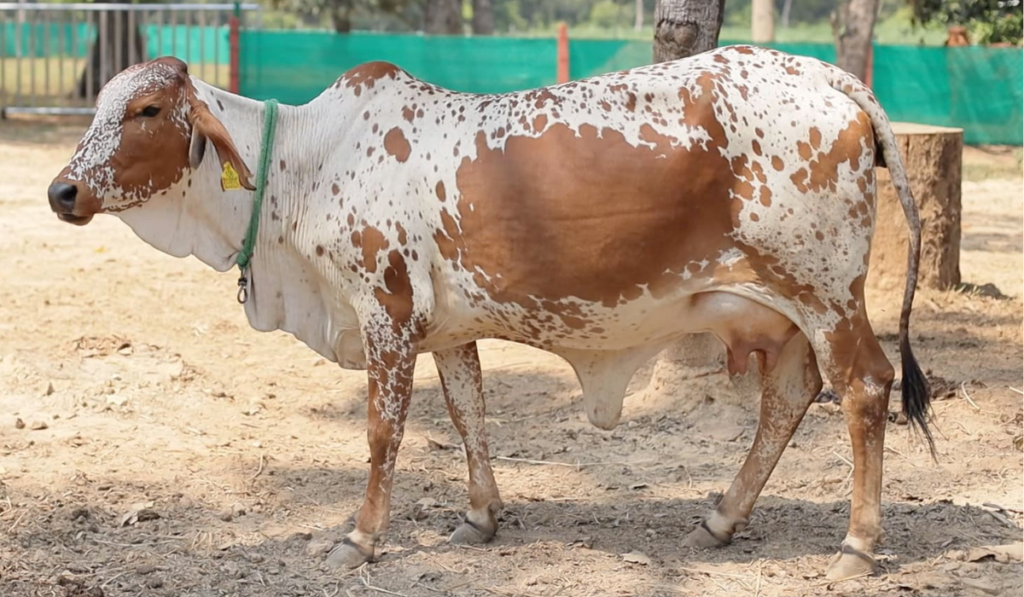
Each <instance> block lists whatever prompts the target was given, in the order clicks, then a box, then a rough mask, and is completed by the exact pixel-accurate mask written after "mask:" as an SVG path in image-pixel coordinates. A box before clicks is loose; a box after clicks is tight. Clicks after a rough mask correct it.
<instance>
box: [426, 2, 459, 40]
mask: <svg viewBox="0 0 1024 597" xmlns="http://www.w3.org/2000/svg"><path fill="white" fill-rule="evenodd" d="M423 32H424V33H427V34H433V35H457V34H459V33H462V2H460V0H426V4H424V6H423Z"/></svg>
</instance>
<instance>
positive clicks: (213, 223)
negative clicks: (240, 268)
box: [119, 80, 317, 272]
mask: <svg viewBox="0 0 1024 597" xmlns="http://www.w3.org/2000/svg"><path fill="white" fill-rule="evenodd" d="M195 86H196V88H197V92H198V94H199V97H200V98H201V99H202V100H203V101H204V102H206V103H207V104H208V105H209V106H210V107H211V110H212V111H213V113H214V114H215V115H216V116H217V117H218V118H219V119H220V120H221V122H222V123H223V124H224V127H225V128H226V129H227V130H228V132H229V133H230V134H231V137H232V139H233V140H234V142H235V146H236V148H237V149H238V152H239V155H241V157H242V159H243V160H244V161H245V163H246V164H247V165H248V166H249V168H250V170H251V171H252V175H253V182H255V179H256V176H257V170H258V165H259V160H260V152H261V136H262V131H263V117H264V111H265V107H264V104H263V102H259V101H255V100H251V99H248V98H244V97H241V96H238V95H234V94H231V93H227V92H225V91H222V90H220V89H217V88H215V87H213V86H211V85H207V84H205V83H203V82H202V81H199V80H195ZM221 106H223V109H221ZM309 112H310V110H309V109H308V108H306V107H292V106H280V107H279V109H278V114H279V115H278V120H277V130H276V135H275V140H274V144H273V145H274V146H273V148H271V155H272V165H271V169H270V172H271V176H269V177H268V182H269V184H268V185H267V188H266V190H265V192H264V205H263V209H262V210H261V213H262V217H261V219H260V233H259V238H258V240H257V246H256V251H257V252H266V251H274V250H275V247H274V246H273V245H271V244H268V243H265V242H260V240H262V239H265V238H267V237H268V236H270V235H272V234H275V232H276V231H275V230H274V228H275V227H277V228H280V227H281V224H282V221H281V220H279V219H271V218H270V217H269V215H268V214H269V213H270V212H271V207H272V206H270V205H267V204H268V203H270V201H271V198H272V197H273V198H274V201H276V202H280V203H281V206H280V209H289V208H290V207H292V206H293V205H294V203H295V202H294V201H289V197H288V194H289V193H283V192H281V191H283V190H286V189H288V188H289V187H290V188H294V189H298V188H300V187H301V183H302V180H301V178H302V176H303V174H304V173H307V172H309V171H310V166H309V164H310V163H311V162H313V161H315V159H316V158H315V157H314V156H315V155H316V153H317V152H316V151H315V148H314V147H313V146H312V145H311V143H310V139H311V131H313V130H314V129H315V124H314V122H315V120H316V119H315V118H310V116H309ZM296 139H306V141H305V142H304V143H305V144H299V143H296V142H295V140H296ZM281 163H285V164H286V165H287V167H286V169H287V173H285V172H279V171H278V170H279V169H280V166H279V165H280V164H281ZM314 171H315V168H314ZM221 174H222V171H221V164H220V159H219V157H218V155H217V152H216V150H215V148H214V147H213V145H212V144H208V146H207V148H206V155H205V158H204V159H203V162H202V164H201V165H200V166H199V167H198V168H197V169H195V170H193V171H192V172H191V173H189V174H188V175H186V176H185V177H184V178H183V179H182V180H181V182H180V183H178V185H175V186H173V187H172V188H171V189H169V190H168V191H167V192H165V193H163V194H161V195H159V196H155V197H153V198H151V199H150V200H149V201H148V202H147V203H146V205H144V206H142V207H140V208H137V209H130V210H126V211H125V212H123V213H121V214H119V215H120V216H121V218H122V219H123V220H124V221H125V222H126V223H127V224H128V225H129V226H131V227H132V229H133V230H134V231H135V232H136V234H138V235H139V236H140V237H141V238H142V239H143V240H145V241H146V242H147V243H149V244H151V245H153V246H154V247H156V248H157V249H159V250H161V251H163V252H165V253H169V254H171V255H174V256H175V257H186V256H189V255H193V256H195V257H196V258H197V259H199V260H200V261H202V262H203V263H205V264H207V265H209V266H210V267H212V268H213V269H215V270H217V271H220V272H224V271H227V270H229V269H231V268H232V267H234V266H235V260H236V258H237V255H238V253H239V252H240V251H241V249H242V244H243V241H244V239H245V235H246V232H247V230H248V226H249V220H250V216H251V214H252V209H253V206H254V199H255V193H253V192H252V191H248V190H245V189H238V190H228V191H225V190H223V189H222V188H221V182H220V181H221ZM279 215H282V214H280V212H279ZM275 238H276V235H275Z"/></svg>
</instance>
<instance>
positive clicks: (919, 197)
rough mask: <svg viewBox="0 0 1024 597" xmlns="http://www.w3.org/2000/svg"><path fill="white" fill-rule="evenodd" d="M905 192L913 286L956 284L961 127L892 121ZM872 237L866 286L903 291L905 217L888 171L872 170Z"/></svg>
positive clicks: (958, 242) (961, 153) (904, 273)
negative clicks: (911, 218) (916, 223)
mask: <svg viewBox="0 0 1024 597" xmlns="http://www.w3.org/2000/svg"><path fill="white" fill-rule="evenodd" d="M892 129H893V132H895V133H896V142H897V144H898V145H899V148H900V155H901V156H902V157H903V164H904V166H905V167H906V169H907V177H908V178H909V179H910V189H911V192H912V193H913V195H914V200H915V202H916V203H917V208H918V210H919V212H920V214H921V222H922V231H921V275H920V278H919V279H918V288H937V289H948V288H952V287H953V286H956V285H957V284H959V283H960V172H961V164H962V155H963V141H964V137H963V129H959V128H943V127H938V126H930V125H923V124H913V123H907V122H894V123H892ZM875 173H876V180H877V182H876V184H875V191H876V193H875V194H876V197H877V198H876V204H877V216H876V220H875V236H874V239H873V240H872V242H871V264H870V265H869V269H868V278H867V284H868V285H869V286H872V287H874V288H877V289H881V290H886V291H888V290H893V291H896V292H900V293H902V292H903V286H904V284H905V282H906V272H907V219H906V217H905V216H904V215H903V208H902V206H901V205H900V202H899V198H898V197H897V196H896V189H894V188H893V186H892V179H891V178H890V177H889V170H888V169H886V168H877V169H876V170H875Z"/></svg>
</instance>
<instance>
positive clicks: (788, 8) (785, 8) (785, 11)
mask: <svg viewBox="0 0 1024 597" xmlns="http://www.w3.org/2000/svg"><path fill="white" fill-rule="evenodd" d="M792 10H793V0H786V1H785V3H783V5H782V15H781V16H780V17H779V20H780V21H782V28H783V29H789V13H790V12H792Z"/></svg>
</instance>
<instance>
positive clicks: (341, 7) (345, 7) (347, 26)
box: [330, 2, 352, 33]
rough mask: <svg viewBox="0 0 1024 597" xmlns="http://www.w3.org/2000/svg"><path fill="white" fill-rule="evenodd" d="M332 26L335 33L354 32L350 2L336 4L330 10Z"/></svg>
mask: <svg viewBox="0 0 1024 597" xmlns="http://www.w3.org/2000/svg"><path fill="white" fill-rule="evenodd" d="M330 14H331V25H333V26H334V32H335V33H349V32H351V31H352V5H351V4H350V3H348V2H335V3H334V4H332V5H331V8H330Z"/></svg>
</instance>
